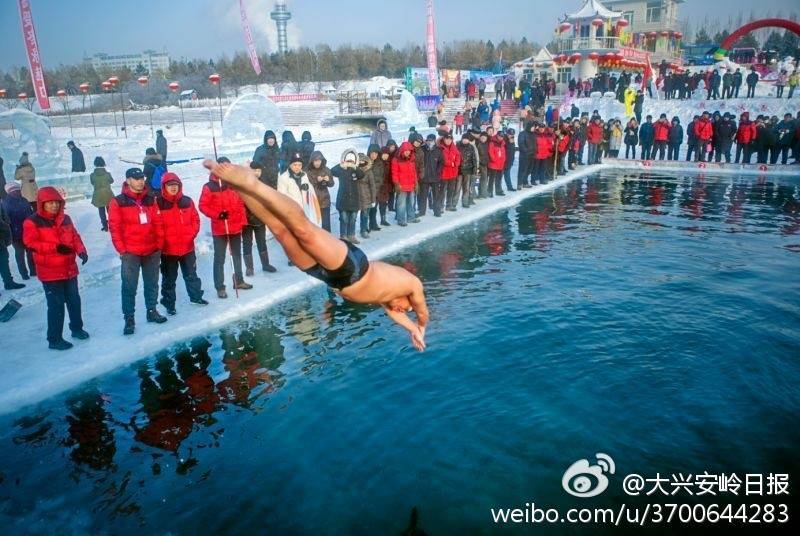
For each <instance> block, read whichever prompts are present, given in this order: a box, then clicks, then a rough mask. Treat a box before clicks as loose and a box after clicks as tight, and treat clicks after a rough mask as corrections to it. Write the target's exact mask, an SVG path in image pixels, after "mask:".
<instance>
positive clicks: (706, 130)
mask: <svg viewBox="0 0 800 536" xmlns="http://www.w3.org/2000/svg"><path fill="white" fill-rule="evenodd" d="M694 133H695V136H697V139H698V140H700V141H705V142H709V141H711V137H712V136H713V135H714V126H713V125H712V124H711V121H709V120H703V119H702V118H701V119H700V120H699V121H696V122H695V124H694Z"/></svg>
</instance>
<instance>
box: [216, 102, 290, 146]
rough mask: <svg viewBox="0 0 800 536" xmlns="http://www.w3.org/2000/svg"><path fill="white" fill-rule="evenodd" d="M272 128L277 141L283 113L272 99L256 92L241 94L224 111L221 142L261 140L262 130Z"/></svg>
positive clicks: (227, 144) (279, 136)
mask: <svg viewBox="0 0 800 536" xmlns="http://www.w3.org/2000/svg"><path fill="white" fill-rule="evenodd" d="M266 130H272V131H274V132H275V136H276V137H277V139H278V141H280V139H281V135H282V134H283V131H284V125H283V113H282V112H281V110H280V108H278V105H277V104H275V103H274V102H273V101H271V100H270V99H268V98H267V97H265V96H264V95H260V94H258V93H251V94H248V95H242V96H241V97H239V98H238V99H236V100H235V101H234V102H233V103H232V104H231V105H230V106H229V107H228V110H227V111H226V112H225V118H224V122H223V125H222V144H223V145H224V146H232V145H237V144H239V143H248V144H252V143H255V142H258V143H259V144H260V143H261V142H262V140H263V138H264V131H266Z"/></svg>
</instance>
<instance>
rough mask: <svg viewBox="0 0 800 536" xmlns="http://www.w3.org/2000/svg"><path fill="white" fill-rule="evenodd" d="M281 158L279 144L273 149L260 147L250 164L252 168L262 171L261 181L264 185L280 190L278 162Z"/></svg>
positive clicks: (266, 146)
mask: <svg viewBox="0 0 800 536" xmlns="http://www.w3.org/2000/svg"><path fill="white" fill-rule="evenodd" d="M280 158H281V153H280V150H279V149H278V144H277V143H276V144H275V145H273V146H272V147H270V146H268V145H267V144H263V145H259V146H258V148H257V149H256V152H254V153H253V160H252V161H251V162H250V167H251V168H254V169H260V170H261V181H262V182H263V183H264V184H267V185H269V186H272V187H273V188H276V189H277V188H278V175H279V174H280V173H279V171H278V161H279V160H280Z"/></svg>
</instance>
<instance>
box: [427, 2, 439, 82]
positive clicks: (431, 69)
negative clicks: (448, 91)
mask: <svg viewBox="0 0 800 536" xmlns="http://www.w3.org/2000/svg"><path fill="white" fill-rule="evenodd" d="M427 38H428V39H427V49H428V50H427V52H428V80H429V81H430V85H431V95H438V94H439V77H438V76H437V73H438V69H437V66H436V37H435V34H434V24H433V0H428V35H427Z"/></svg>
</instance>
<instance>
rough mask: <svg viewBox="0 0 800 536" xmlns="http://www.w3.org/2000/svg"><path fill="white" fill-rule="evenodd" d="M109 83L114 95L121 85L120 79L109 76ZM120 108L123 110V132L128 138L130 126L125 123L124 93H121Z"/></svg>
mask: <svg viewBox="0 0 800 536" xmlns="http://www.w3.org/2000/svg"><path fill="white" fill-rule="evenodd" d="M108 82H109V83H110V84H111V88H112V93H113V91H114V90H115V89H116V88H117V85H118V84H119V78H118V77H116V76H109V77H108ZM119 108H120V110H122V131H123V132H124V133H125V137H126V138H127V137H128V126H127V125H126V123H125V101H123V100H122V91H120V93H119Z"/></svg>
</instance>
